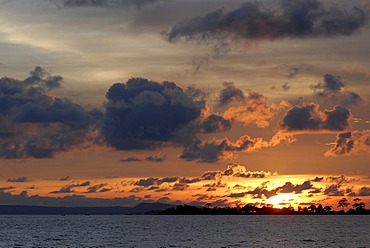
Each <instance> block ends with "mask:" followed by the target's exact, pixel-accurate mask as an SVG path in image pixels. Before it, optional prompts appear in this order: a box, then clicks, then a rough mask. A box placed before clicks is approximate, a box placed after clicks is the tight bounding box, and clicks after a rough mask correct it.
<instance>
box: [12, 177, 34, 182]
mask: <svg viewBox="0 0 370 248" xmlns="http://www.w3.org/2000/svg"><path fill="white" fill-rule="evenodd" d="M29 181H30V180H29V179H28V178H27V177H17V178H9V179H8V180H7V182H11V183H24V182H29Z"/></svg>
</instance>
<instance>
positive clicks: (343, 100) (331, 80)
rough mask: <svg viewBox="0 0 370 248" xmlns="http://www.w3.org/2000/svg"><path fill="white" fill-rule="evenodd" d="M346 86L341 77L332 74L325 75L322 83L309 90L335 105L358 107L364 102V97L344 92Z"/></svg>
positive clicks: (312, 86)
mask: <svg viewBox="0 0 370 248" xmlns="http://www.w3.org/2000/svg"><path fill="white" fill-rule="evenodd" d="M346 85H348V83H347V82H344V81H343V80H342V79H341V77H339V76H335V75H332V74H325V75H324V81H323V82H320V83H317V84H314V85H311V86H310V88H311V89H312V90H313V91H314V93H315V95H316V96H317V97H318V98H324V99H325V100H327V99H329V100H331V101H333V102H335V103H337V104H342V105H345V106H347V105H358V104H360V103H362V102H364V101H365V99H364V97H362V96H360V95H359V94H357V93H356V92H352V91H348V90H344V87H345V86H346Z"/></svg>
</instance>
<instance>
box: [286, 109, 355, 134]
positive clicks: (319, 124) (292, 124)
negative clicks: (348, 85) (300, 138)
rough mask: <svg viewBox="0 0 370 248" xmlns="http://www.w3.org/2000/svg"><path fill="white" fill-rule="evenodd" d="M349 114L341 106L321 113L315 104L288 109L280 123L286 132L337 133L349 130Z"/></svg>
mask: <svg viewBox="0 0 370 248" xmlns="http://www.w3.org/2000/svg"><path fill="white" fill-rule="evenodd" d="M350 118H351V113H350V112H349V110H348V109H347V108H345V107H342V106H336V107H335V108H334V109H331V110H324V111H321V110H320V109H319V105H318V104H316V103H309V104H303V105H301V106H294V107H293V108H291V109H289V110H288V111H287V112H286V114H285V116H284V117H283V121H282V123H281V129H282V130H284V131H286V132H310V131H329V132H338V131H345V130H348V129H350V127H351V125H350V122H349V120H350Z"/></svg>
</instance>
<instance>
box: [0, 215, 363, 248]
mask: <svg viewBox="0 0 370 248" xmlns="http://www.w3.org/2000/svg"><path fill="white" fill-rule="evenodd" d="M0 247H207V248H208V247H370V216H144V215H143V216H137V215H132V216H68V215H67V216H0Z"/></svg>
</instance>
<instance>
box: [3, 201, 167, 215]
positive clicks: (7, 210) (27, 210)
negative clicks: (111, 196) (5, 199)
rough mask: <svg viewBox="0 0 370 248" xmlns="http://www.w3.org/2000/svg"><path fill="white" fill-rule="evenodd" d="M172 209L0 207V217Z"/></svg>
mask: <svg viewBox="0 0 370 248" xmlns="http://www.w3.org/2000/svg"><path fill="white" fill-rule="evenodd" d="M171 207H174V205H170V204H165V203H140V204H138V205H136V206H135V207H43V206H24V205H0V215H76V214H77V215H84V214H85V215H124V214H158V213H159V212H161V211H163V210H165V209H168V208H171Z"/></svg>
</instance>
